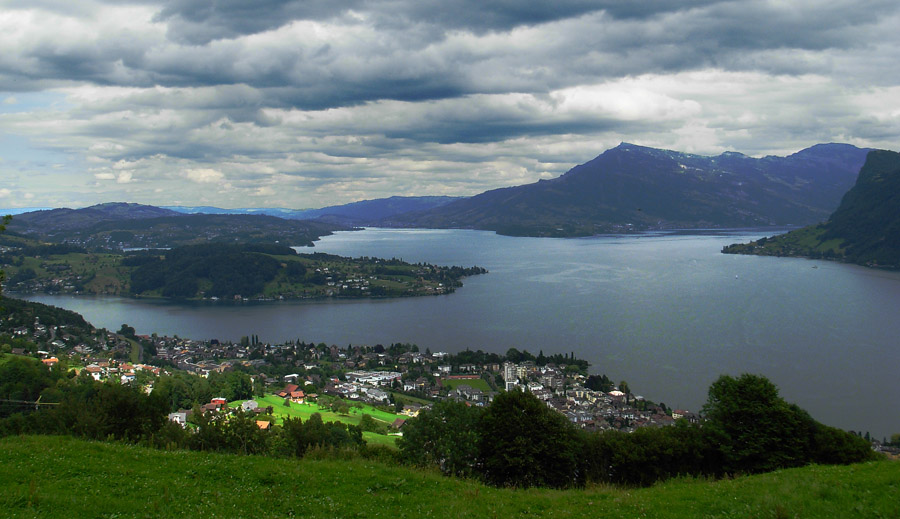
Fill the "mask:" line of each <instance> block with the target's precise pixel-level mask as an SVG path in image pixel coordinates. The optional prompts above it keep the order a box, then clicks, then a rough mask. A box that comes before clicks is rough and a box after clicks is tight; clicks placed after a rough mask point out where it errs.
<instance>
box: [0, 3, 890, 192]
mask: <svg viewBox="0 0 900 519" xmlns="http://www.w3.org/2000/svg"><path fill="white" fill-rule="evenodd" d="M532 4H534V5H532ZM897 27H900V4H898V3H897V2H896V0H889V1H888V0H885V1H882V0H872V1H864V2H860V1H859V0H855V1H852V2H851V1H844V0H833V1H830V2H821V1H810V0H792V1H789V2H788V1H757V0H741V1H735V2H729V1H723V2H719V1H714V0H694V1H682V2H673V1H670V0H648V1H642V2H635V1H633V0H605V1H586V0H557V1H555V2H541V3H537V2H523V1H518V0H503V1H497V2H484V1H481V0H442V1H440V2H430V1H423V0H388V1H367V0H348V1H344V2H334V1H332V0H307V1H282V0H256V1H253V2H248V1H245V0H173V1H169V2H163V1H155V0H131V1H129V0H79V1H72V0H21V1H15V0H0V49H3V51H2V52H0V207H8V208H12V207H23V206H69V207H81V206H86V205H91V204H94V203H98V202H104V201H132V202H140V203H149V204H157V205H172V204H183V205H201V204H203V205H217V206H220V207H265V206H268V207H290V208H308V207H321V206H326V205H332V204H339V203H348V202H352V201H356V200H362V199H371V198H380V197H385V196H391V195H472V194H476V193H479V192H482V191H484V190H487V189H491V188H495V187H501V186H508V185H516V184H523V183H528V182H534V181H536V180H538V179H540V178H551V177H555V176H558V175H559V174H561V173H563V172H565V171H566V170H568V169H569V168H571V167H572V166H574V165H576V164H579V163H583V162H586V161H587V160H590V159H591V158H593V157H594V156H596V155H598V154H599V153H601V152H603V151H604V150H606V149H608V148H610V147H612V146H615V145H617V144H619V143H620V142H622V141H627V142H633V143H637V144H643V145H647V146H654V147H661V148H668V149H675V150H678V151H684V152H690V153H700V154H718V153H721V152H723V151H739V152H743V153H746V154H748V155H755V156H759V155H766V154H779V155H784V154H789V153H793V152H796V151H798V150H800V149H802V148H805V147H808V146H811V145H813V144H816V143H819V142H849V143H852V144H856V145H859V146H871V147H879V148H887V149H895V150H896V149H898V147H900V67H898V66H897V64H898V63H900V31H898V30H897Z"/></svg>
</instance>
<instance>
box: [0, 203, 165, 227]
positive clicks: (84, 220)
mask: <svg viewBox="0 0 900 519" xmlns="http://www.w3.org/2000/svg"><path fill="white" fill-rule="evenodd" d="M178 214H179V213H176V212H175V211H169V210H168V209H162V208H159V207H154V206H152V205H141V204H128V203H124V202H111V203H106V204H98V205H93V206H91V207H85V208H82V209H67V208H62V209H49V210H44V211H33V212H29V213H23V214H20V215H18V216H16V217H15V218H14V219H13V221H12V224H11V225H10V226H9V227H10V230H14V231H20V230H22V229H23V228H28V229H33V230H36V231H37V230H40V231H41V232H44V233H49V232H54V231H64V230H70V229H82V228H85V227H88V226H92V225H96V224H99V223H101V222H107V221H118V220H136V219H144V218H159V217H162V216H177V215H178Z"/></svg>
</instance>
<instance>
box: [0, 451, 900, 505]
mask: <svg viewBox="0 0 900 519" xmlns="http://www.w3.org/2000/svg"><path fill="white" fill-rule="evenodd" d="M0 466H2V467H3V471H2V474H0V484H2V487H3V489H4V491H3V492H2V493H0V510H2V515H3V517H9V518H26V517H27V518H52V517H66V518H80V517H91V518H94V517H98V518H113V517H116V518H123V517H146V518H157V517H178V518H183V517H203V518H206V517H229V518H251V517H253V518H256V517H305V518H318V517H322V518H326V517H327V518H335V517H387V518H392V519H401V518H416V519H418V518H423V517H430V518H443V517H448V518H449V517H453V518H459V517H464V518H482V517H484V518H489V517H509V518H518V517H552V518H584V517H592V518H598V517H599V518H607V517H608V518H634V517H650V518H682V517H684V518H697V517H699V518H744V517H758V518H782V517H784V518H787V517H808V518H825V519H827V518H847V517H898V516H900V500H898V499H897V496H898V492H900V463H897V462H888V461H884V462H874V463H867V464H862V465H853V466H849V467H842V466H835V467H819V466H813V467H805V468H801V469H791V470H784V471H779V472H774V473H771V474H765V475H760V476H751V477H741V478H736V479H732V480H724V481H715V482H714V481H706V480H694V479H679V480H674V481H669V482H667V483H664V484H660V485H657V486H655V487H651V488H646V489H619V488H609V487H593V488H588V489H585V490H566V491H556V490H541V489H530V490H512V489H496V488H491V487H486V486H484V485H482V484H480V483H478V482H476V481H470V480H458V479H451V478H444V477H441V476H440V475H438V474H436V473H435V472H431V471H419V470H411V469H408V468H405V467H400V466H393V465H386V464H383V463H381V462H376V461H372V460H365V459H351V460H315V459H304V460H280V459H271V458H265V457H256V456H244V457H242V456H235V455H225V454H208V453H197V452H186V451H175V452H165V451H157V450H152V449H145V448H140V447H132V446H125V445H118V444H108V443H98V442H85V441H81V440H76V439H72V438H69V437H27V436H26V437H11V438H5V439H2V440H0Z"/></svg>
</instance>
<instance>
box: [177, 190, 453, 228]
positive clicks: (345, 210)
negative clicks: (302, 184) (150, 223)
mask: <svg viewBox="0 0 900 519" xmlns="http://www.w3.org/2000/svg"><path fill="white" fill-rule="evenodd" d="M461 198H462V197H453V196H392V197H390V198H379V199H375V200H362V201H360V202H352V203H349V204H344V205H333V206H328V207H323V208H321V209H284V208H252V209H221V208H218V207H210V206H198V207H184V206H164V207H163V208H164V209H170V210H172V211H176V212H179V213H188V214H194V213H204V214H264V215H269V216H277V217H279V218H287V219H291V220H324V221H331V222H335V223H339V224H342V225H350V226H353V225H375V224H378V223H380V222H382V221H383V220H389V219H390V218H393V217H395V216H397V215H400V214H404V213H408V212H410V211H427V210H429V209H433V208H436V207H440V206H442V205H445V204H448V203H450V202H453V201H454V200H460V199H461Z"/></svg>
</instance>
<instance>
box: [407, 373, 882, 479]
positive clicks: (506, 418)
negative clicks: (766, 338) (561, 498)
mask: <svg viewBox="0 0 900 519" xmlns="http://www.w3.org/2000/svg"><path fill="white" fill-rule="evenodd" d="M703 414H704V416H705V418H706V419H705V421H704V422H703V423H702V424H696V425H695V424H690V423H688V422H686V421H684V420H679V421H677V422H676V425H675V426H673V427H662V428H649V427H647V428H640V429H637V430H636V431H635V432H633V433H624V432H620V431H605V432H601V433H592V432H585V431H583V430H581V429H577V428H576V427H575V426H574V425H573V424H572V423H571V422H569V421H568V420H567V419H566V418H565V417H564V416H563V415H561V414H560V413H557V412H556V411H553V410H552V409H550V408H549V407H547V406H546V405H545V404H544V403H543V402H541V401H540V400H538V399H537V398H536V397H535V396H534V395H532V394H530V393H527V392H524V391H521V390H514V391H510V392H505V393H501V394H500V395H499V396H497V397H496V398H495V399H494V401H493V402H492V403H491V404H490V405H489V406H488V407H486V408H484V409H481V408H477V407H467V406H466V405H465V404H463V403H458V402H452V401H444V402H440V403H437V404H435V406H434V407H433V408H432V409H431V410H429V411H424V412H422V413H420V414H419V416H418V417H417V418H415V419H412V420H410V421H409V422H407V424H406V425H405V427H404V429H403V438H402V439H401V440H400V441H399V442H398V445H399V447H400V452H401V458H402V459H403V460H404V461H406V462H407V463H410V464H413V465H417V466H422V467H427V466H433V467H437V468H438V469H439V470H440V471H441V472H443V473H444V474H447V475H455V476H464V477H477V478H480V479H482V480H483V481H485V482H486V483H488V484H491V485H496V486H512V487H531V486H538V487H555V488H564V487H579V486H583V485H585V484H586V483H589V482H591V483H611V484H625V485H650V484H653V483H655V482H657V481H661V480H665V479H668V478H671V477H675V476H680V475H691V476H705V477H722V476H725V475H732V474H752V473H760V472H767V471H772V470H776V469H780V468H788V467H797V466H802V465H807V464H810V463H820V464H845V463H855V462H859V461H865V460H869V459H872V458H873V456H875V454H874V453H873V452H872V450H871V446H870V445H869V443H868V442H866V441H865V440H863V439H861V438H859V437H857V436H855V435H853V434H850V433H847V432H844V431H841V430H839V429H836V428H833V427H829V426H826V425H823V424H821V423H819V422H816V421H815V420H813V419H812V418H811V417H810V416H809V414H808V413H806V412H805V411H803V410H802V409H800V408H799V407H797V406H796V405H793V404H789V403H787V402H785V401H784V399H782V398H781V397H780V396H779V395H778V390H777V388H776V387H775V385H774V384H772V383H771V382H770V381H768V380H767V379H765V378H764V377H761V376H757V375H749V374H745V375H741V376H740V377H737V378H735V377H731V376H723V377H720V378H719V379H718V380H717V381H716V382H714V383H713V384H712V386H710V388H709V400H708V402H707V404H706V405H705V406H704V408H703Z"/></svg>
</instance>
